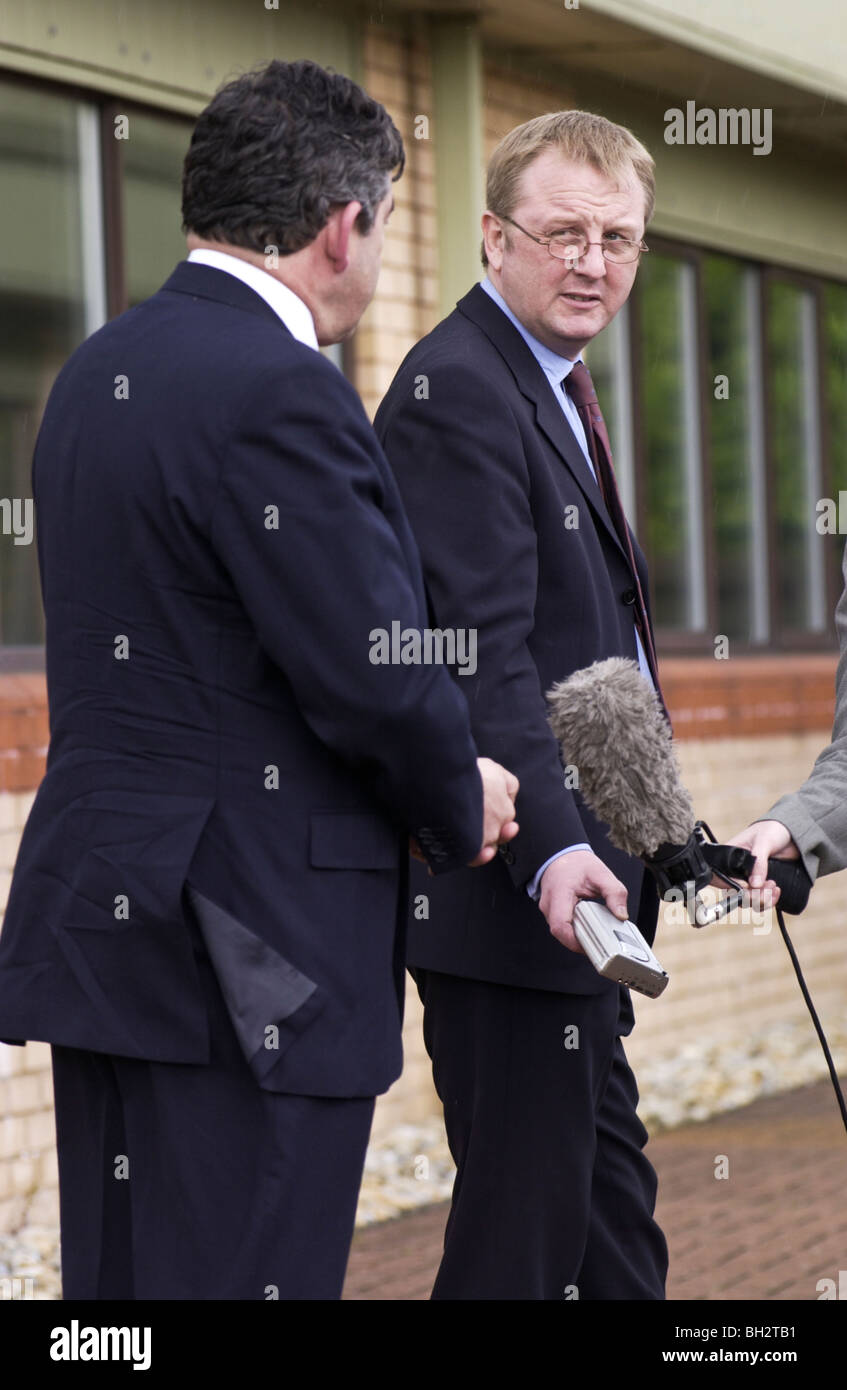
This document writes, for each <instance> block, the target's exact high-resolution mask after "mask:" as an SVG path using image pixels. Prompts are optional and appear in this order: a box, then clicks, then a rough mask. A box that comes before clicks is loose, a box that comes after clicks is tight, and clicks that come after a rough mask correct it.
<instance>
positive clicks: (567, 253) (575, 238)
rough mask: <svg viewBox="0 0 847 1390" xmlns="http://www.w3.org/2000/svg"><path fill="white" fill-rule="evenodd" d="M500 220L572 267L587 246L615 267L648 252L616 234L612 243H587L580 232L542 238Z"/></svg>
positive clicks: (581, 256)
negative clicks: (595, 250)
mask: <svg viewBox="0 0 847 1390" xmlns="http://www.w3.org/2000/svg"><path fill="white" fill-rule="evenodd" d="M502 220H503V221H504V222H511V224H512V226H513V227H517V229H518V231H519V232H523V234H524V236H528V237H529V238H530V240H531V241H537V242H538V245H539V246H546V247H547V250H548V251H549V253H550V255H551V256H553V257H554V258H555V259H556V260H557V261H570V262H571V263H572V265H576V263H577V261H581V260H582V258H583V256H584V255H585V253H586V251H587V250H588V248H589V246H599V247H601V249H602V251H603V256H604V257H605V259H606V260H607V261H611V262H612V263H613V264H615V265H624V264H625V263H626V262H627V261H637V260H638V257H639V256H640V255H641V252H642V251H649V250H650V247H649V246H645V244H644V242H643V241H629V240H628V239H627V238H626V237H622V236H618V234H617V232H613V233H612V235H613V236H614V237H615V238H616V240H614V241H589V240H588V237H587V236H583V235H582V233H581V232H559V233H558V234H557V235H556V236H549V237H542V236H535V235H534V234H533V233H532V232H528V231H527V229H526V227H522V226H521V224H520V222H516V221H515V219H514V218H513V217H506V216H505V215H504V216H503V219H502Z"/></svg>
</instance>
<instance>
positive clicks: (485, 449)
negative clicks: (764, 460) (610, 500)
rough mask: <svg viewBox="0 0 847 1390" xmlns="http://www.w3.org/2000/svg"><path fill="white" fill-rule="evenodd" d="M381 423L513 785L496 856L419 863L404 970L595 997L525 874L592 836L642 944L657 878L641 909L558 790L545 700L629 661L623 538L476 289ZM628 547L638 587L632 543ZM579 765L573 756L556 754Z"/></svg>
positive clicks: (421, 355) (565, 789)
mask: <svg viewBox="0 0 847 1390" xmlns="http://www.w3.org/2000/svg"><path fill="white" fill-rule="evenodd" d="M375 427H376V430H377V434H378V435H379V437H380V439H381V441H382V444H383V446H384V448H385V451H386V454H387V456H388V459H389V462H390V463H391V466H392V468H393V469H394V472H395V474H396V477H397V480H398V482H399V484H400V490H401V493H402V495H403V500H404V503H405V506H406V510H407V513H408V516H409V519H410V521H411V523H412V527H413V530H414V532H415V536H416V539H417V542H418V545H419V547H420V550H421V556H422V559H423V564H424V574H425V578H426V584H427V589H428V595H429V601H430V605H431V615H432V616H431V621H433V622H437V624H438V625H439V626H440V627H447V628H449V627H457V628H476V629H477V631H478V639H477V640H478V655H477V662H478V666H477V671H476V673H475V674H474V675H469V674H465V675H459V674H458V673H457V675H456V680H457V683H458V684H459V685H460V686H461V688H462V690H463V692H464V694H465V696H466V698H467V701H468V705H469V708H470V711H471V720H472V726H473V731H474V738H475V741H476V743H477V747H478V748H479V750H480V752H481V753H482V754H483V755H486V756H489V757H492V758H496V759H498V760H499V761H502V762H503V763H504V764H505V766H506V767H508V768H510V769H511V770H512V771H513V772H514V773H516V774H517V776H518V778H519V779H520V792H519V793H518V802H517V818H518V820H519V822H520V827H521V828H520V833H519V835H518V836H517V837H516V839H515V840H514V841H513V842H512V844H511V845H510V846H509V847H508V849H507V850H506V851H505V852H504V853H502V854H501V856H500V857H499V858H498V859H497V860H495V861H494V862H493V863H492V864H490V865H487V866H486V867H485V868H483V869H479V870H476V871H475V872H473V873H471V872H465V871H460V872H458V873H457V874H454V875H452V876H451V879H450V881H449V882H447V881H446V880H444V881H442V880H439V881H435V882H432V881H430V882H429V883H427V880H426V876H425V874H420V873H418V872H417V871H416V869H415V866H413V869H412V891H413V894H414V895H415V898H417V899H418V901H417V902H413V907H412V912H411V916H410V934H409V953H408V959H409V963H410V964H411V965H417V966H423V967H427V968H429V969H431V970H438V971H444V972H447V973H451V974H455V975H463V976H468V977H471V978H474V979H481V980H489V981H493V982H499V983H504V984H511V985H521V986H530V987H537V988H540V989H554V990H561V991H567V992H576V993H594V992H600V991H602V990H604V989H607V988H608V987H609V982H608V981H605V980H603V979H602V978H601V977H600V976H598V975H597V974H596V972H595V971H594V969H593V967H592V966H591V965H590V964H589V963H588V961H587V960H586V958H585V957H584V956H579V955H577V954H575V953H573V952H571V951H568V950H566V949H565V948H564V947H563V946H561V945H560V944H559V943H558V942H557V941H556V940H555V939H554V938H553V937H551V936H550V933H549V929H548V927H547V923H546V921H545V919H544V917H543V915H542V913H541V911H540V909H539V908H538V907H537V906H536V904H535V903H534V902H533V901H532V900H531V899H530V897H529V896H528V894H527V893H526V884H527V882H528V881H529V880H530V879H531V878H532V877H533V875H534V874H535V873H536V872H537V870H538V869H539V868H540V867H541V865H542V864H543V863H544V862H545V860H547V859H548V858H549V857H550V856H551V855H553V854H555V853H556V852H557V851H558V850H560V849H563V848H565V847H566V846H568V845H572V844H576V843H578V842H580V841H587V842H588V843H589V844H591V846H592V847H593V849H594V851H595V853H597V854H598V855H599V856H600V857H601V858H602V859H603V860H604V861H605V862H606V863H607V864H608V865H609V867H610V868H611V869H612V870H613V871H614V872H615V873H616V874H617V875H618V877H619V878H620V879H621V880H622V881H623V882H624V883H625V884H626V886H627V889H628V892H629V910H630V915H631V916H632V917H633V919H634V920H637V921H638V924H639V925H640V927H641V930H642V931H643V932H644V933H645V935H646V936H647V937H648V938H649V939H650V940H652V937H653V934H654V931H655V923H656V915H657V895H656V891H655V888H654V887H653V885H652V882H651V883H649V884H647V885H646V886H645V888H644V899H643V902H642V900H641V894H642V886H643V871H642V866H641V864H640V862H639V861H638V860H635V859H633V858H631V857H630V856H628V855H625V854H622V853H621V852H620V851H619V850H616V849H615V848H613V846H612V845H611V844H610V843H609V840H608V839H607V836H606V833H605V829H604V827H603V826H602V825H600V824H599V823H598V822H597V821H596V820H595V819H594V817H593V816H592V815H591V813H590V812H589V811H588V809H587V808H586V807H585V805H584V804H583V803H582V801H581V799H580V796H579V792H578V790H576V789H572V788H571V787H569V786H568V785H566V783H567V782H570V781H573V774H567V773H566V772H565V768H564V767H563V762H562V759H561V757H560V753H559V748H558V745H557V743H556V741H555V739H554V738H553V735H552V733H551V731H550V728H549V726H548V723H547V707H546V703H545V698H544V697H545V693H546V692H547V691H548V690H549V689H550V687H551V686H552V685H553V683H554V682H555V681H558V680H562V679H564V678H565V677H567V676H568V675H569V674H570V673H571V672H572V671H575V670H577V669H579V668H581V667H585V666H589V665H591V663H592V662H594V661H600V660H603V659H604V658H606V657H610V656H624V657H630V658H632V659H633V660H636V659H637V653H636V642H635V632H634V627H633V607H632V605H633V602H634V599H635V588H634V579H633V574H632V571H631V569H630V564H629V561H628V559H627V557H626V555H625V552H624V548H623V546H622V545H621V543H620V541H619V539H618V537H617V534H616V532H615V529H614V526H613V524H612V521H611V519H610V517H609V515H608V513H607V511H606V508H605V505H604V503H603V500H602V497H601V494H600V491H599V488H598V486H597V484H596V483H595V481H594V479H593V477H592V474H591V470H590V469H589V467H588V465H587V463H586V461H585V456H584V454H583V453H582V450H581V449H580V447H579V445H578V444H577V441H576V439H575V437H574V435H573V432H572V431H571V429H570V427H569V425H568V423H567V420H566V419H565V416H564V414H563V412H562V409H561V407H560V406H559V404H558V402H557V401H556V399H555V397H554V395H553V392H552V389H551V387H550V385H549V383H548V381H547V379H546V377H545V376H544V373H543V372H542V370H541V368H540V366H539V365H538V363H537V362H536V360H535V358H534V357H533V355H532V353H531V351H530V349H529V348H528V347H527V345H526V343H525V342H524V340H523V339H522V337H521V335H520V334H519V333H518V332H517V330H516V329H515V327H514V326H513V324H511V323H510V322H509V320H508V319H507V317H506V315H505V314H504V313H503V312H502V311H501V310H500V309H499V308H498V306H497V305H496V304H495V303H494V302H493V301H492V300H491V299H490V298H489V296H488V295H487V294H486V293H485V291H484V290H482V289H481V288H480V287H479V286H475V287H474V288H473V289H472V290H471V291H470V293H469V294H468V295H466V296H465V298H464V299H462V300H460V302H459V304H458V306H457V308H456V309H455V310H454V312H453V313H452V314H450V315H449V317H448V318H446V319H445V320H444V321H443V322H442V323H440V324H439V325H438V327H437V328H436V329H435V330H434V331H433V332H432V333H430V334H429V336H428V337H426V338H424V339H423V340H422V341H421V342H420V343H418V344H417V346H416V347H415V348H413V350H412V351H411V352H410V353H409V355H408V356H407V357H406V359H405V361H404V362H403V363H402V365H401V367H400V369H399V371H398V373H397V375H396V377H395V379H394V381H393V383H392V385H391V388H390V389H389V391H388V394H387V396H386V397H385V399H384V401H383V402H382V405H381V407H380V409H379V411H378V413H377V417H376V421H375ZM574 509H575V510H574ZM575 523H576V524H575ZM635 554H636V556H637V564H638V568H639V571H640V577H641V584H642V588H643V589H644V592H645V593H646V591H647V576H646V571H645V567H644V560H643V556H642V554H641V552H640V550H639V549H638V547H637V545H635ZM578 761H579V759H578V756H577V754H576V750H575V751H574V754H573V756H571V757H569V758H568V759H567V762H568V763H569V764H576V763H578ZM422 895H425V896H426V899H427V901H426V902H424V901H422Z"/></svg>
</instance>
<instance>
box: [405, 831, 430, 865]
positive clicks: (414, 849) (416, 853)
mask: <svg viewBox="0 0 847 1390" xmlns="http://www.w3.org/2000/svg"><path fill="white" fill-rule="evenodd" d="M409 853H410V854H411V856H412V858H413V859H419V860H420V862H421V863H422V864H426V863H427V862H428V860H427V857H426V855H425V854H424V852H423V850H422V849H421V847H420V845H419V844H418V842H417V840H416V839H415V837H414V835H410V836H409Z"/></svg>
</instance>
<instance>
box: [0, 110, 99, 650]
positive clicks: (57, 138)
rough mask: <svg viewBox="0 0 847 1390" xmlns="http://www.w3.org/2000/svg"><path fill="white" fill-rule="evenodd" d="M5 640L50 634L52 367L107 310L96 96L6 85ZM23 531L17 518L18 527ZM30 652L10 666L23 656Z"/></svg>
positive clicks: (2, 178) (2, 164)
mask: <svg viewBox="0 0 847 1390" xmlns="http://www.w3.org/2000/svg"><path fill="white" fill-rule="evenodd" d="M0 185H2V189H3V205H4V211H3V218H2V232H0V301H2V303H0V314H2V319H3V325H4V330H5V331H4V334H3V338H2V346H0V498H2V499H5V500H6V502H7V503H8V504H10V506H9V507H7V508H5V509H4V511H3V521H4V526H3V531H4V533H3V534H2V535H0V644H2V646H3V647H4V648H6V655H7V659H9V660H11V658H12V655H13V653H12V651H10V650H9V649H26V648H32V647H33V646H38V645H39V644H40V643H41V642H43V631H44V628H43V616H42V611H41V601H40V590H39V584H38V564H37V557H36V547H35V538H34V534H31V535H30V536H29V538H27V537H26V534H25V533H24V532H23V531H21V533H20V534H19V535H17V536H15V535H14V534H12V533H11V530H10V527H11V522H10V516H11V515H12V513H11V505H14V504H15V503H17V505H18V516H19V520H22V519H23V518H24V517H25V515H26V512H25V510H23V509H24V508H25V506H26V503H27V499H29V503H30V506H31V498H32V488H31V467H32V451H33V446H34V444H35V437H36V434H37V432H38V424H39V420H40V418H41V412H42V410H43V407H44V403H45V401H46V399H47V395H48V393H49V390H50V387H51V386H52V384H53V381H54V379H55V376H56V373H57V372H58V370H59V368H60V367H61V366H62V364H63V362H64V361H65V359H66V358H67V357H68V356H69V354H70V353H71V352H72V351H73V349H74V348H75V347H76V346H77V344H78V343H79V342H81V341H82V339H83V338H84V337H85V336H86V334H88V333H91V332H93V331H94V329H96V328H98V327H99V326H100V324H101V323H103V321H104V319H105V314H106V298H105V280H104V273H103V238H102V215H101V184H100V160H99V131H98V123H97V111H96V108H95V107H93V106H91V105H89V104H88V103H85V102H81V101H77V100H73V99H69V98H66V97H62V96H58V95H55V94H53V93H48V92H42V91H39V90H30V89H28V88H27V87H25V86H23V85H21V84H18V83H0ZM19 529H20V528H19ZM26 658H27V652H26V650H18V651H17V652H16V653H15V654H14V664H16V665H17V666H19V667H20V666H26V665H27V664H29V663H28V662H27V659H26Z"/></svg>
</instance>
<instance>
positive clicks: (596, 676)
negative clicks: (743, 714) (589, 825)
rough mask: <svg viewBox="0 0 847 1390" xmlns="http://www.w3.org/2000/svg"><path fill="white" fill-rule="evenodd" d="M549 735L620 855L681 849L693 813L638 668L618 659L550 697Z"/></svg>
mask: <svg viewBox="0 0 847 1390" xmlns="http://www.w3.org/2000/svg"><path fill="white" fill-rule="evenodd" d="M547 699H548V702H549V705H550V716H549V717H550V727H551V728H552V730H553V733H554V734H555V736H556V738H557V739H558V741H559V744H560V746H561V749H562V753H563V756H564V760H565V763H566V764H568V765H569V766H572V767H575V768H576V769H577V776H578V786H579V790H580V792H581V794H582V797H583V800H584V801H585V803H586V805H587V806H588V807H589V808H590V809H591V810H592V811H593V812H594V814H595V816H596V817H597V819H598V820H601V821H603V822H605V824H606V825H608V826H609V839H610V840H611V842H612V844H613V845H617V847H618V849H622V850H624V851H625V852H626V853H627V854H635V855H638V856H639V857H640V858H645V857H646V858H650V856H652V855H653V854H655V852H656V850H657V849H658V847H659V845H663V844H671V845H684V844H685V843H686V842H687V840H688V837H689V836H690V835H691V833H692V831H693V829H694V808H693V806H692V804H691V798H690V796H689V795H688V792H687V791H686V789H685V787H684V786H683V784H682V780H681V778H680V772H679V767H678V765H677V761H676V755H675V753H674V748H673V739H672V736H671V731H670V729H669V727H668V723H667V720H666V719H665V717H664V714H663V712H662V708H661V705H660V704H659V700H658V696H657V695H656V692H655V690H654V689H653V686H652V684H650V683H649V682H648V681H646V680H645V679H644V677H643V676H642V674H641V672H640V671H639V669H638V665H637V663H636V662H634V661H629V660H627V659H626V658H625V657H619V656H613V657H610V658H609V659H608V660H607V661H595V663H594V665H593V666H587V667H585V668H584V669H583V670H581V671H574V673H573V675H572V676H569V677H568V679H567V680H565V681H559V682H558V683H557V684H556V685H554V686H553V688H552V689H551V690H550V691H548V693H547Z"/></svg>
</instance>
